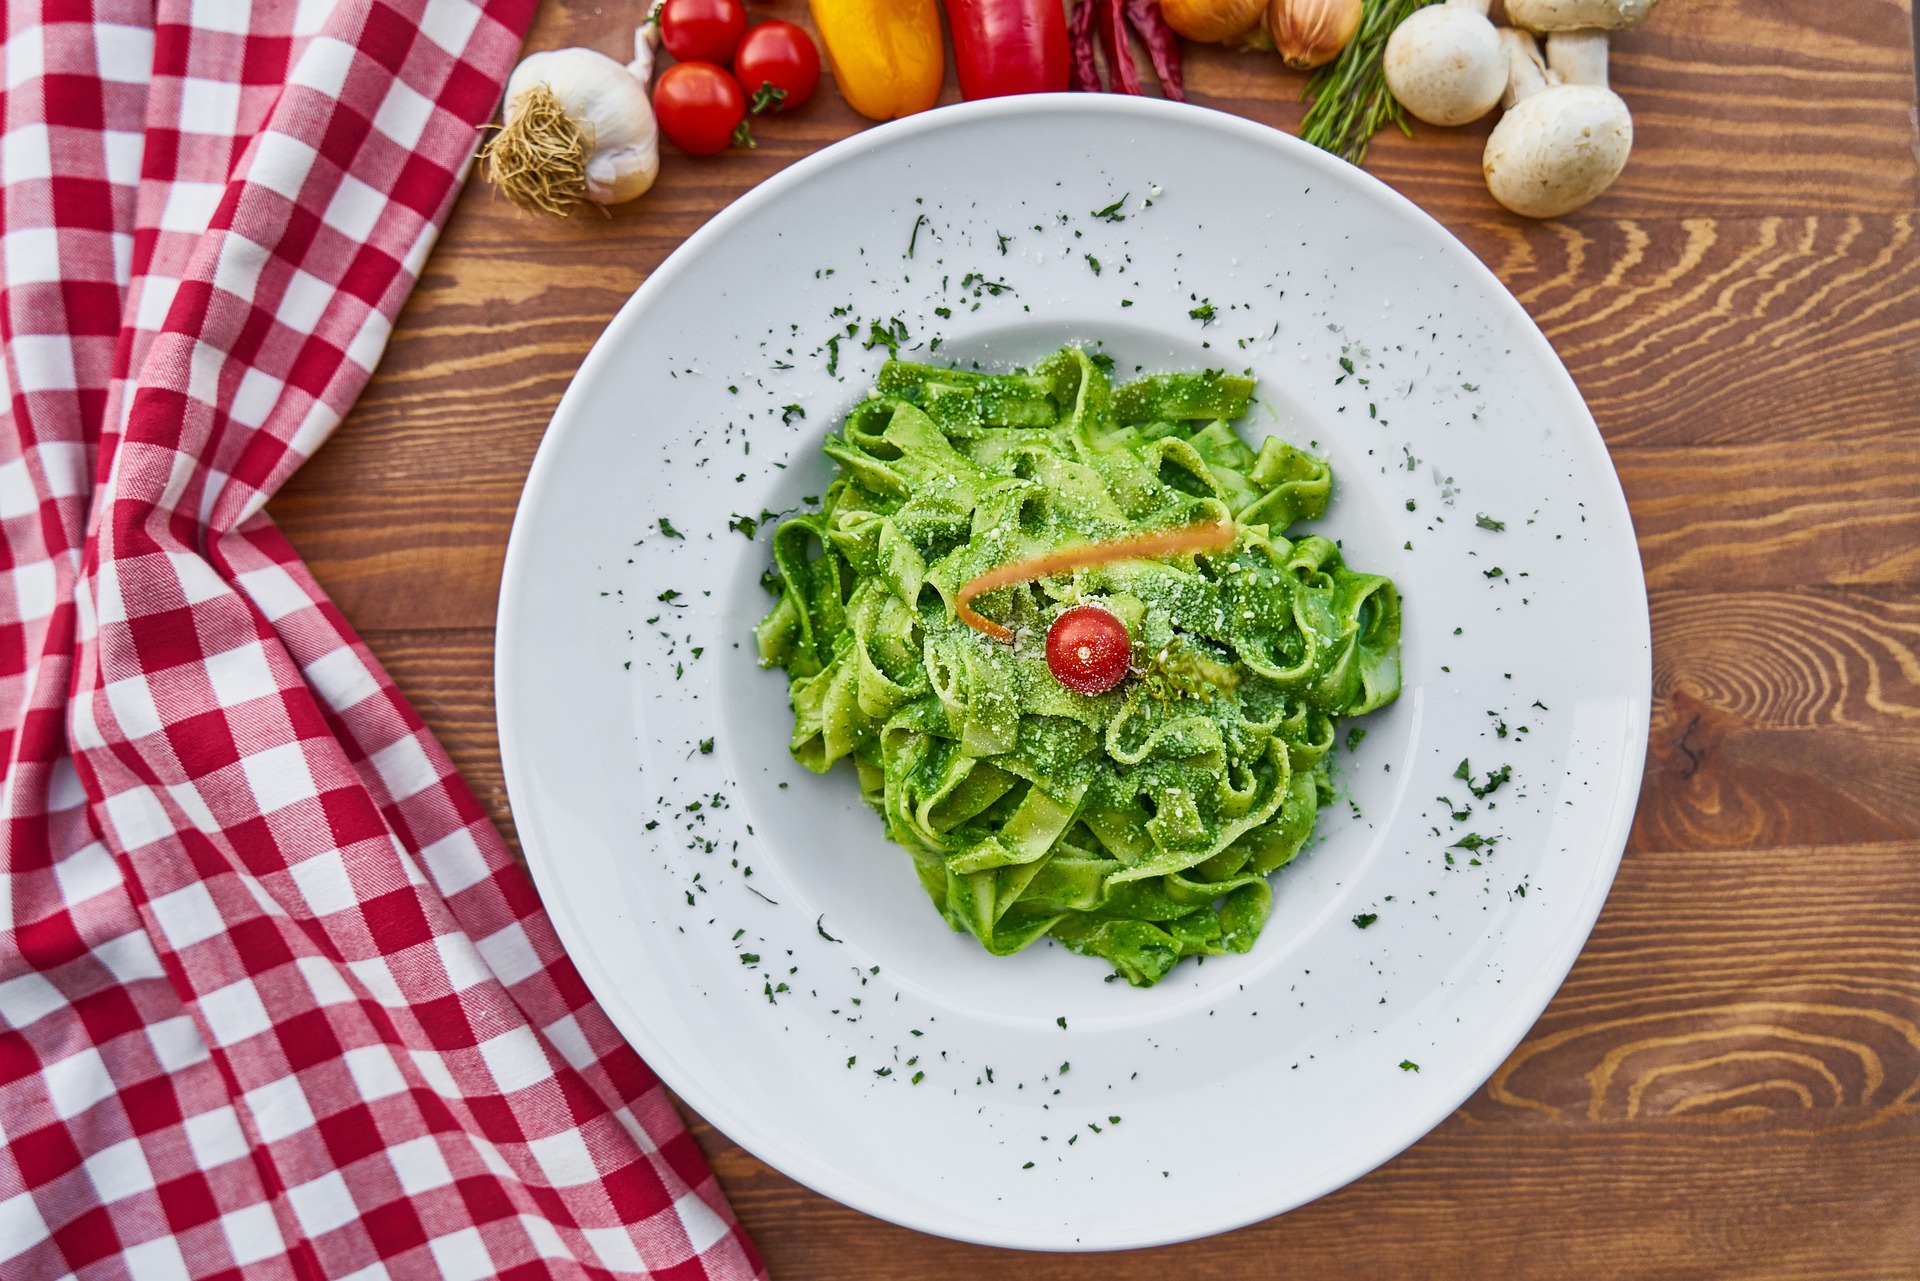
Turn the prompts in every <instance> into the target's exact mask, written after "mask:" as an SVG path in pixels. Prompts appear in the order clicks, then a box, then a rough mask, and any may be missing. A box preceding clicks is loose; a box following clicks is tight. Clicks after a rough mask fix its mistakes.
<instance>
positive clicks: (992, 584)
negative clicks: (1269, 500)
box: [953, 522, 1240, 645]
mask: <svg viewBox="0 0 1920 1281" xmlns="http://www.w3.org/2000/svg"><path fill="white" fill-rule="evenodd" d="M1239 536H1240V531H1239V530H1238V529H1237V528H1235V527H1234V526H1233V525H1232V524H1231V523H1227V522H1221V523H1216V524H1207V525H1187V526H1184V527H1182V528H1180V529H1157V530H1154V531H1153V532H1152V533H1150V534H1134V535H1132V536H1130V537H1127V538H1116V539H1114V540H1113V541H1111V542H1105V543H1088V544H1086V545H1085V546H1083V547H1064V548H1061V549H1060V550H1059V551H1051V552H1044V553H1042V554H1041V555H1038V556H1031V557H1028V558H1027V559H1026V560H1016V561H1014V562H1012V563H1011V564H1007V565H1002V566H1000V568H998V569H990V570H988V571H987V572H986V573H984V574H982V575H980V576H979V577H978V578H976V579H974V580H973V581H972V582H970V583H968V584H967V585H966V586H965V587H962V588H961V589H960V592H959V594H958V595H957V596H955V597H954V602H953V612H954V613H955V614H957V615H959V617H960V621H961V622H963V623H965V624H966V625H967V626H968V627H971V628H973V630H974V631H976V632H982V633H985V634H986V635H988V636H991V637H993V639H995V640H997V641H1000V642H1002V643H1004V644H1008V645H1011V644H1013V633H1012V632H1011V631H1009V630H1008V629H1007V628H1005V627H1002V626H1001V625H1000V624H999V623H996V622H994V621H993V620H992V619H991V618H983V617H981V615H980V614H978V613H977V612H975V610H974V608H973V607H972V606H971V605H970V604H968V602H969V601H971V600H972V599H973V598H974V597H976V596H980V595H984V594H985V593H987V592H991V591H997V590H999V589H1000V588H1002V587H1011V586H1012V585H1013V584H1015V583H1025V582H1030V581H1032V580H1033V579H1036V578H1045V577H1047V576H1048V575H1049V574H1064V573H1066V572H1068V571H1069V570H1074V569H1086V568H1088V567H1089V566H1092V565H1104V564H1107V563H1108V562H1109V561H1116V560H1152V559H1154V558H1155V557H1159V556H1178V555H1181V554H1182V553H1185V552H1215V551H1223V550H1225V549H1226V548H1228V547H1231V546H1233V544H1234V540H1235V539H1237V538H1239Z"/></svg>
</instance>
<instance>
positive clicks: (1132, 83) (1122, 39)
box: [1100, 0, 1146, 94]
mask: <svg viewBox="0 0 1920 1281" xmlns="http://www.w3.org/2000/svg"><path fill="white" fill-rule="evenodd" d="M1125 6H1126V0H1100V43H1101V45H1102V46H1103V47H1104V48H1105V49H1106V53H1107V81H1108V86H1107V92H1109V93H1131V94H1145V93H1146V90H1145V89H1142V88H1141V87H1140V73H1139V71H1138V70H1136V69H1135V68H1134V65H1133V47H1132V46H1131V45H1130V44H1129V43H1128V42H1127V11H1126V7H1125Z"/></svg>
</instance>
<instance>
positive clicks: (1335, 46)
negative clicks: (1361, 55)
mask: <svg viewBox="0 0 1920 1281" xmlns="http://www.w3.org/2000/svg"><path fill="white" fill-rule="evenodd" d="M1359 29H1360V0H1272V3H1271V4H1270V5H1268V6H1267V30H1268V31H1270V32H1272V33H1273V45H1274V48H1276V49H1277V50H1279V52H1280V60H1281V61H1282V62H1285V63H1286V64H1287V65H1288V66H1289V67H1292V68H1293V69H1294V70H1295V71H1306V70H1308V69H1309V68H1312V67H1318V66H1322V65H1324V64H1326V63H1329V62H1332V61H1333V60H1334V59H1335V58H1337V57H1339V56H1340V51H1341V50H1342V49H1344V48H1346V47H1347V44H1348V43H1349V42H1350V41H1351V40H1352V39H1353V34H1354V32H1356V31H1358V30H1359Z"/></svg>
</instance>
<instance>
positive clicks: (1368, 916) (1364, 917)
mask: <svg viewBox="0 0 1920 1281" xmlns="http://www.w3.org/2000/svg"><path fill="white" fill-rule="evenodd" d="M1379 919H1380V914H1379V913H1378V912H1362V913H1360V915H1358V916H1356V917H1354V918H1353V923H1354V925H1356V926H1357V927H1359V928H1360V929H1363V930H1364V929H1366V928H1367V927H1368V926H1369V925H1372V924H1373V923H1374V922H1375V921H1377V920H1379Z"/></svg>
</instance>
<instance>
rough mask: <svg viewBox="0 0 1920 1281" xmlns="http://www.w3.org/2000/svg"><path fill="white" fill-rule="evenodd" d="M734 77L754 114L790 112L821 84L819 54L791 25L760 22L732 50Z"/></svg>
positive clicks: (811, 42) (805, 34) (801, 32)
mask: <svg viewBox="0 0 1920 1281" xmlns="http://www.w3.org/2000/svg"><path fill="white" fill-rule="evenodd" d="M733 78H734V79H736V80H738V81H739V82H740V87H741V89H743V90H745V91H746V95H747V102H748V103H749V104H750V105H751V107H752V109H753V110H754V111H790V110H792V109H793V108H794V107H797V106H799V105H800V104H801V103H803V102H805V101H806V100H807V99H808V98H811V97H812V96H813V89H814V86H815V85H817V84H819V83H820V51H819V50H818V49H816V48H815V47H814V44H813V37H812V36H810V35H808V34H807V33H806V32H805V31H803V30H801V29H800V28H799V27H796V26H794V25H793V24H792V23H791V22H781V21H779V20H778V19H775V20H774V21H772V22H763V23H761V24H760V25H759V26H757V27H755V28H754V29H753V30H751V31H749V32H747V34H746V36H745V38H744V39H742V40H741V41H740V47H739V48H738V49H736V50H734V54H733Z"/></svg>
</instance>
